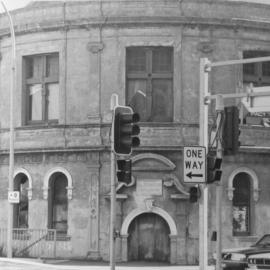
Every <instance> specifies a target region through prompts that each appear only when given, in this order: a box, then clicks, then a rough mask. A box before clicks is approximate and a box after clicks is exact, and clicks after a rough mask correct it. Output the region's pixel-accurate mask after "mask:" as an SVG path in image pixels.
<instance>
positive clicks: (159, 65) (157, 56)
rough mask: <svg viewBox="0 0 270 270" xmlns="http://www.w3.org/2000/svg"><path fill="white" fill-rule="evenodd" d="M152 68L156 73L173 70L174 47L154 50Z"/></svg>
mask: <svg viewBox="0 0 270 270" xmlns="http://www.w3.org/2000/svg"><path fill="white" fill-rule="evenodd" d="M152 69H153V72H154V73H162V72H172V48H157V49H154V50H153V57H152Z"/></svg>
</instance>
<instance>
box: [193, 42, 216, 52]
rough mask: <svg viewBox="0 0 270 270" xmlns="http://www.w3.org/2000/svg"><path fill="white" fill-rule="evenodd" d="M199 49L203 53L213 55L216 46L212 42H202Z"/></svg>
mask: <svg viewBox="0 0 270 270" xmlns="http://www.w3.org/2000/svg"><path fill="white" fill-rule="evenodd" d="M197 49H198V51H200V52H202V53H211V52H213V50H214V44H213V43H212V42H211V41H202V42H200V43H199V44H198V46H197Z"/></svg>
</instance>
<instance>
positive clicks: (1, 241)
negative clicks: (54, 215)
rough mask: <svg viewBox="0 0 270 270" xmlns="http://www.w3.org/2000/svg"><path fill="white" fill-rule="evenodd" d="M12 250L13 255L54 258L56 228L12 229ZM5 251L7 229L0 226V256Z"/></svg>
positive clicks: (4, 253) (3, 254)
mask: <svg viewBox="0 0 270 270" xmlns="http://www.w3.org/2000/svg"><path fill="white" fill-rule="evenodd" d="M12 238H13V239H12V252H13V256H14V257H33V258H55V257H56V230H54V229H21V228H18V229H17V228H16V229H13V233H12ZM6 252H7V229H3V228H0V256H5V255H6Z"/></svg>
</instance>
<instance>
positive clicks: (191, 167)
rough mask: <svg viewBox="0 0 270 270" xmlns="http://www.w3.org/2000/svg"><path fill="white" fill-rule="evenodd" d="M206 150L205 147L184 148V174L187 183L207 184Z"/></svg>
mask: <svg viewBox="0 0 270 270" xmlns="http://www.w3.org/2000/svg"><path fill="white" fill-rule="evenodd" d="M205 157H206V148H205V147H203V146H187V147H184V154H183V162H184V164H183V172H184V182H185V183H205V182H206V158H205Z"/></svg>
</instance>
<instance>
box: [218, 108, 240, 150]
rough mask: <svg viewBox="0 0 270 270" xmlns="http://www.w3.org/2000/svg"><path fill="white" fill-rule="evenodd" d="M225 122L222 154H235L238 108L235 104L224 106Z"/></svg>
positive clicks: (237, 140)
mask: <svg viewBox="0 0 270 270" xmlns="http://www.w3.org/2000/svg"><path fill="white" fill-rule="evenodd" d="M224 114H225V122H224V126H223V133H222V139H223V149H224V155H235V154H236V153H237V151H238V149H239V146H240V142H239V135H240V129H239V122H240V120H239V110H238V108H237V107H236V106H231V107H225V108H224Z"/></svg>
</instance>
